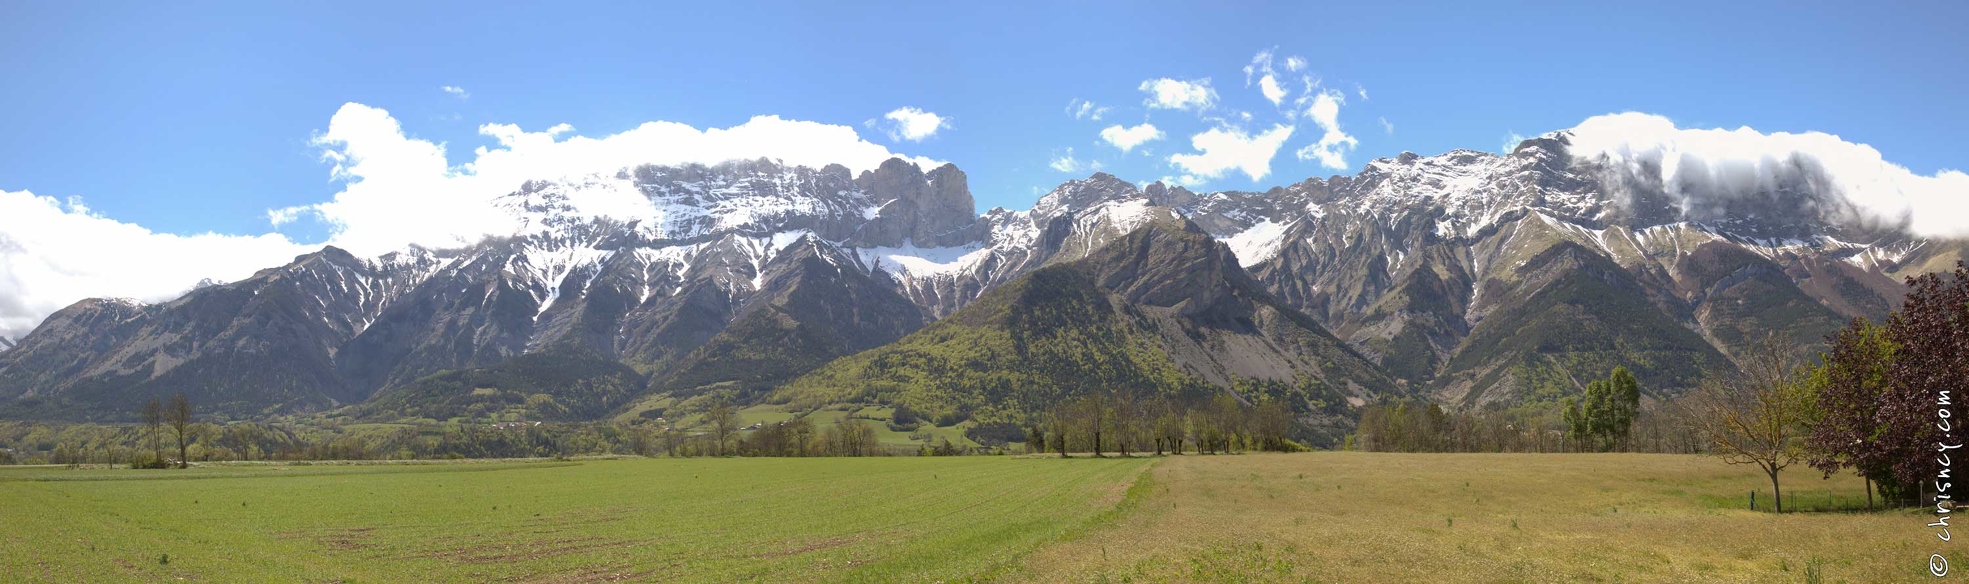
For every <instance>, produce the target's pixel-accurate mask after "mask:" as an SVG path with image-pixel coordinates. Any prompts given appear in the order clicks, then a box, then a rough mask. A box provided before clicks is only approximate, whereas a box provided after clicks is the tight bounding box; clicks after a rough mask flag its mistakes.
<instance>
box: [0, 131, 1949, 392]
mask: <svg viewBox="0 0 1969 584" xmlns="http://www.w3.org/2000/svg"><path fill="white" fill-rule="evenodd" d="M1568 138H1569V137H1568V136H1567V135H1566V134H1564V133H1555V134H1552V135H1548V136H1545V137H1541V138H1537V139H1533V140H1528V141H1525V142H1524V143H1523V144H1521V145H1520V146H1519V147H1518V148H1517V149H1516V150H1515V151H1513V152H1512V153H1510V154H1507V155H1498V154H1491V153H1484V152H1476V151H1468V150H1458V151H1452V152H1449V153H1446V154H1442V155H1438V156H1429V157H1423V156H1417V155H1414V154H1406V153H1405V154H1403V155H1402V156H1400V157H1398V158H1394V159H1381V160H1376V161H1373V162H1371V163H1369V164H1367V165H1366V167H1365V168H1364V169H1363V171H1362V172H1361V173H1359V174H1357V175H1354V176H1335V177H1330V178H1326V179H1318V178H1314V179H1308V180H1305V181H1302V182H1299V183H1295V184H1292V185H1288V186H1284V187H1277V188H1273V189H1271V190H1269V191H1266V192H1236V191H1231V192H1212V193H1194V192H1191V191H1189V190H1186V189H1184V188H1181V187H1172V186H1168V185H1164V184H1161V183H1152V184H1148V185H1136V184H1133V183H1129V182H1127V181H1123V180H1121V179H1118V178H1116V177H1114V176H1111V175H1107V174H1095V175H1094V176H1092V177H1089V178H1086V179H1081V180H1074V181H1068V182H1067V183H1064V184H1062V185H1060V186H1059V187H1058V188H1056V189H1054V190H1053V191H1052V192H1050V193H1048V194H1046V195H1045V196H1043V197H1042V198H1040V200H1039V201H1038V202H1037V203H1036V204H1035V205H1034V206H1033V207H1032V208H1031V209H1027V210H1021V211H1013V210H1006V209H1003V208H995V209H991V210H988V211H985V212H984V213H982V214H976V213H975V210H974V205H975V203H974V201H973V199H972V197H971V193H970V191H969V187H968V184H967V182H966V177H965V175H964V173H963V172H962V171H960V170H958V169H957V167H955V166H952V165H944V166H942V167H939V168H936V169H932V170H930V171H928V172H924V171H923V170H922V169H920V168H918V167H917V166H916V165H914V164H911V163H907V162H905V161H902V160H900V159H896V160H890V161H888V162H887V163H885V164H883V165H881V166H880V167H879V168H877V169H875V170H872V171H866V172H863V173H861V174H860V175H859V176H851V175H850V173H849V171H848V170H847V169H846V168H844V167H841V166H833V165H831V166H828V167H825V168H820V169H814V168H807V167H788V166H784V165H781V164H779V163H776V162H773V161H770V160H758V161H733V162H727V163H724V164H719V165H715V166H703V165H688V166H679V167H658V166H642V167H636V168H630V169H624V170H622V171H620V172H617V173H614V174H612V175H605V176H601V175H598V176H590V177H582V178H577V179H567V180H556V181H533V182H528V183H526V184H525V185H524V186H522V187H521V188H520V189H518V190H517V191H515V192H513V193H511V194H510V195H507V196H505V197H503V198H501V199H500V201H499V203H498V204H499V206H500V207H501V208H503V209H505V210H506V211H508V212H511V213H514V214H516V215H517V216H519V217H520V218H521V219H522V224H523V225H524V228H523V229H522V230H521V231H519V232H517V233H514V234H512V235H511V236H508V237H502V238H496V239H489V240H487V241H484V242H482V243H479V244H477V245H473V246H469V247H466V248H462V249H449V250H427V249H421V248H411V249H406V250H402V251H399V252H395V253H392V254H387V255H384V256H382V257H376V258H357V257H354V256H352V255H350V254H348V253H346V252H343V251H341V250H339V249H335V248H326V249H324V250H322V251H320V252H317V253H313V254H309V255H305V256H301V257H299V258H296V260H295V261H294V262H293V263H291V264H289V265H286V266H282V267H278V268H271V269H268V270H264V271H262V272H260V273H258V274H255V275H254V276H253V277H251V278H248V279H246V280H242V281H239V282H232V283H227V284H218V285H213V286H208V287H201V288H199V289H196V290H193V291H192V292H190V293H188V294H186V295H185V296H184V297H182V298H180V299H177V300H174V301H171V302H167V303H162V304H156V305H142V304H137V303H133V302H128V301H116V300H88V301H84V302H80V303H77V304H75V305H73V306H70V307H68V308H67V309H64V310H62V311H60V312H58V313H56V314H55V315H53V316H51V317H49V318H48V319H47V321H46V322H44V323H43V324H42V325H41V326H40V327H38V328H37V329H36V330H35V331H34V332H33V333H31V334H29V335H27V336H26V337H24V338H22V339H19V340H18V341H16V342H15V345H16V346H14V347H13V348H11V349H5V350H4V351H0V400H5V401H7V402H10V405H9V407H10V408H11V409H12V412H13V413H14V415H22V416H28V415H33V416H49V417H126V416H127V415H128V414H127V412H125V411H124V410H128V409H129V408H127V407H124V406H125V405H127V404H130V403H135V402H136V401H138V400H140V398H142V397H144V396H150V395H155V394H158V393H163V392H170V391H188V392H194V393H196V394H197V395H194V398H196V399H200V400H201V403H206V404H212V407H213V408H214V409H215V411H221V412H224V413H227V414H230V415H239V416H250V415H260V414H266V413H276V412H283V411H306V410H316V409H322V408H328V407H334V406H337V405H342V404H351V403H359V402H363V401H365V400H370V399H372V398H374V397H376V396H380V395H383V394H387V393H389V392H393V391H407V390H405V389H404V388H408V387H411V386H413V385H415V384H417V383H418V382H419V380H421V379H425V378H426V377H428V376H431V375H433V374H437V373H440V372H443V371H448V370H467V369H473V368H484V367H490V366H494V365H497V364H499V363H502V362H505V361H508V360H511V359H513V358H515V357H518V356H521V355H529V354H563V353H564V354H578V355H582V356H585V357H584V358H596V359H603V360H608V361H614V362H617V363H622V364H626V365H628V366H630V367H633V368H635V369H636V370H637V371H638V372H641V373H647V374H649V376H650V381H649V382H648V385H647V387H646V388H636V390H635V391H632V392H629V393H630V394H634V393H637V392H641V391H645V390H646V391H660V392H672V393H676V394H678V395H688V394H690V393H692V392H699V391H703V390H706V389H707V388H733V387H738V388H749V389H747V391H754V392H755V393H756V390H759V389H763V388H769V387H771V386H773V385H774V384H778V383H782V382H785V381H788V380H790V379H791V378H792V377H795V376H798V375H800V374H801V373H804V372H805V371H806V370H809V369H812V368H814V367H818V366H819V365H820V364H821V363H824V362H825V361H826V360H827V359H832V358H835V357H839V356H844V355H847V354H851V353H853V352H857V351H861V350H865V349H868V348H872V347H875V346H879V345H881V344H884V343H888V342H891V341H894V340H896V339H898V338H900V337H902V336H903V335H905V334H908V333H909V332H911V331H914V330H916V329H918V328H921V327H922V326H923V325H924V324H925V323H928V322H931V321H934V320H936V319H938V318H941V317H943V316H945V315H948V314H951V313H952V312H955V311H956V310H958V309H959V308H962V307H963V306H965V305H967V304H968V303H970V302H971V301H973V300H975V299H977V298H978V297H979V296H980V295H982V294H983V293H985V292H986V291H988V290H991V289H993V288H994V287H997V286H999V285H1002V284H1004V283H1006V282H1009V281H1011V280H1013V279H1015V278H1017V277H1019V276H1020V275H1022V274H1026V273H1029V272H1032V271H1033V270H1036V269H1038V268H1040V267H1042V266H1046V265H1049V264H1052V263H1056V262H1064V261H1073V260H1078V259H1081V258H1084V257H1087V256H1088V254H1090V253H1092V252H1094V251H1095V250H1098V249H1101V248H1102V247H1103V246H1105V245H1106V244H1107V243H1109V242H1112V241H1115V240H1117V239H1119V238H1122V237H1125V236H1127V235H1128V234H1129V233H1131V232H1133V231H1135V230H1136V229H1137V228H1138V227H1140V226H1143V225H1146V224H1149V223H1152V222H1156V221H1159V220H1175V221H1178V222H1180V221H1184V220H1187V221H1189V222H1191V223H1194V224H1195V225H1196V226H1198V227H1200V228H1201V229H1202V230H1204V231H1205V232H1207V233H1208V234H1209V235H1210V236H1212V237H1215V238H1216V239H1218V240H1220V241H1223V242H1224V243H1226V244H1227V245H1228V246H1229V248H1230V249H1231V250H1232V252H1233V253H1234V254H1235V256H1236V258H1237V263H1238V264H1241V267H1242V268H1243V269H1244V270H1247V271H1249V272H1250V274H1251V275H1252V276H1253V277H1254V278H1256V280H1257V281H1258V282H1260V283H1262V285H1263V286H1264V287H1265V289H1266V290H1267V291H1268V293H1269V294H1272V295H1274V296H1276V297H1277V298H1278V299H1279V300H1280V301H1281V302H1282V304H1283V305H1284V306H1288V307H1290V308H1292V309H1296V310H1298V311H1302V312H1304V313H1305V314H1308V315H1311V316H1312V317H1313V318H1314V319H1316V320H1317V321H1318V322H1319V323H1320V324H1322V325H1324V326H1325V328H1327V329H1329V330H1331V331H1332V332H1333V333H1334V334H1335V335H1337V336H1339V337H1340V338H1341V339H1343V340H1345V341H1347V342H1348V343H1349V344H1350V345H1351V346H1352V347H1353V348H1354V349H1355V350H1356V351H1358V352H1359V353H1360V354H1361V355H1363V356H1365V357H1366V358H1368V359H1369V360H1370V361H1372V362H1374V363H1375V364H1376V365H1378V366H1379V367H1381V368H1382V369H1383V370H1385V372H1386V373H1387V374H1388V375H1389V376H1390V377H1392V378H1394V379H1396V380H1399V381H1400V382H1402V383H1405V384H1408V385H1409V387H1410V388H1411V389H1412V390H1425V389H1426V390H1427V391H1430V392H1434V393H1435V394H1437V395H1439V396H1441V397H1442V398H1444V399H1447V400H1450V401H1453V402H1456V403H1460V404H1469V405H1474V404H1480V403H1486V402H1491V401H1502V400H1513V399H1541V398H1542V397H1548V396H1550V395H1557V394H1563V393H1566V392H1568V391H1573V389H1572V388H1573V386H1574V385H1576V380H1575V377H1577V376H1584V375H1588V374H1598V373H1594V372H1595V371H1598V372H1599V373H1604V371H1603V370H1604V369H1605V368H1608V367H1611V366H1612V365H1614V364H1623V365H1628V366H1629V367H1630V368H1632V369H1635V370H1637V371H1639V372H1641V374H1642V377H1643V381H1644V383H1646V384H1648V385H1649V386H1650V387H1651V388H1653V389H1656V390H1660V391H1662V392H1670V391H1673V390H1676V389H1678V388H1684V387H1687V386H1688V385H1689V384H1691V383H1692V382H1693V380H1694V379H1695V377H1696V376H1699V375H1700V374H1701V369H1702V368H1704V367H1712V368H1713V367H1727V366H1729V365H1728V364H1729V357H1728V355H1729V354H1730V353H1731V352H1733V351H1735V350H1736V349H1738V348H1739V347H1741V346H1742V345H1743V344H1744V343H1745V342H1748V340H1749V338H1750V337H1751V336H1754V335H1756V334H1760V331H1765V330H1778V331H1782V332H1784V333H1785V334H1789V335H1792V336H1795V337H1797V338H1799V339H1801V340H1807V341H1810V340H1816V339H1817V338H1818V336H1819V335H1822V334H1823V333H1825V332H1827V331H1829V330H1831V328H1833V327H1836V326H1837V325H1838V324H1840V323H1841V322H1842V321H1843V320H1845V319H1847V318H1851V317H1855V316H1869V317H1878V316H1880V315H1881V314H1883V313H1884V312H1885V311H1886V310H1888V309H1889V308H1891V307H1892V306H1893V305H1894V304H1895V303H1896V302H1897V301H1898V299H1899V297H1900V294H1901V290H1900V285H1899V284H1898V283H1897V281H1898V280H1899V279H1900V278H1901V277H1903V276H1906V275H1909V274H1914V273H1923V272H1926V271H1932V270H1935V269H1940V268H1944V267H1948V266H1950V265H1952V263H1953V261H1955V260H1956V259H1958V258H1960V257H1962V250H1963V245H1962V244H1961V243H1960V242H1956V241H1939V240H1937V241H1928V240H1921V239H1916V238H1912V237H1909V236H1907V235H1904V234H1902V233H1901V232H1900V231H1899V230H1898V229H1895V228H1894V227H1893V226H1891V225H1889V226H1883V225H1879V224H1878V222H1868V221H1861V220H1856V219H1855V215H1854V214H1853V213H1852V212H1851V210H1850V209H1846V208H1842V207H1840V206H1839V205H1837V204H1834V202H1836V201H1837V198H1836V197H1828V196H1827V195H1826V193H1824V192H1822V191H1823V189H1820V188H1819V187H1818V185H1817V183H1814V182H1812V181H1810V180H1806V179H1799V180H1792V181H1778V182H1777V183H1774V184H1773V185H1771V187H1770V188H1768V189H1764V190H1763V191H1759V192H1755V193H1750V196H1737V197H1733V198H1730V199H1728V200H1727V201H1723V202H1722V203H1720V204H1713V205H1701V206H1691V205H1689V204H1688V201H1689V198H1688V197H1687V196H1686V195H1687V193H1685V192H1683V191H1684V190H1685V189H1684V188H1683V187H1682V186H1680V185H1663V184H1660V182H1661V181H1658V180H1656V181H1652V182H1651V181H1649V180H1648V179H1646V178H1644V176H1645V175H1637V174H1635V173H1632V172H1626V170H1630V169H1625V168H1623V167H1621V166H1620V165H1618V164H1613V163H1610V162H1608V161H1607V160H1604V159H1595V158H1594V157H1592V156H1579V155H1574V154H1573V153H1571V152H1570V151H1569V141H1568ZM1807 174H1809V173H1807ZM1637 176H1638V177H1643V178H1637ZM1801 176H1804V175H1801ZM796 337H797V339H798V343H796V344H797V346H798V347H799V349H798V350H797V351H793V353H797V354H790V353H789V354H781V355H779V356H778V357H773V358H771V359H765V358H762V355H766V352H763V350H762V349H760V347H764V346H769V345H772V344H773V343H774V342H775V341H776V340H778V339H780V338H796ZM766 363H778V364H783V365H784V366H772V367H768V366H763V365H762V364H766ZM628 397H634V396H633V395H629V396H628ZM628 397H616V398H610V399H628ZM594 405H595V407H598V408H603V409H606V408H607V407H614V406H619V405H621V404H619V403H601V404H594ZM78 408H79V409H78Z"/></svg>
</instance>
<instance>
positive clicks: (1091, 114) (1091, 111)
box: [1067, 98, 1114, 122]
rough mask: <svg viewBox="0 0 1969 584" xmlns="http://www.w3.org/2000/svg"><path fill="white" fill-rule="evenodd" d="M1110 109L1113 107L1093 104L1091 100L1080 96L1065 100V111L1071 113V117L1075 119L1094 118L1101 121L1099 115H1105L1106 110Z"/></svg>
mask: <svg viewBox="0 0 1969 584" xmlns="http://www.w3.org/2000/svg"><path fill="white" fill-rule="evenodd" d="M1112 109H1114V108H1111V107H1107V106H1103V105H1095V104H1094V102H1092V101H1088V100H1085V99H1080V98H1074V100H1073V101H1069V102H1067V113H1068V114H1071V115H1072V116H1073V119H1076V120H1094V121H1096V122H1098V121H1101V116H1104V115H1107V113H1108V111H1109V110H1112Z"/></svg>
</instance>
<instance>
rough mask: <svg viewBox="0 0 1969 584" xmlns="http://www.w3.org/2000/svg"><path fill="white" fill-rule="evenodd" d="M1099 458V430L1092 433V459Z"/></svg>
mask: <svg viewBox="0 0 1969 584" xmlns="http://www.w3.org/2000/svg"><path fill="white" fill-rule="evenodd" d="M1100 457H1101V432H1100V431H1099V430H1095V431H1094V458H1100Z"/></svg>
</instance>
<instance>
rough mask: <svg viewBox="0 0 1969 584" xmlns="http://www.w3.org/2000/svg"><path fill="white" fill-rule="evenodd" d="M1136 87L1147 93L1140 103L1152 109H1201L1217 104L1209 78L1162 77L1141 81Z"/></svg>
mask: <svg viewBox="0 0 1969 584" xmlns="http://www.w3.org/2000/svg"><path fill="white" fill-rule="evenodd" d="M1137 89H1140V90H1142V91H1143V92H1145V93H1148V94H1149V97H1148V99H1145V100H1143V101H1142V103H1143V105H1147V106H1149V107H1150V108H1153V109H1173V110H1192V111H1202V110H1207V109H1210V108H1211V107H1212V106H1215V105H1217V90H1215V89H1211V88H1210V79H1209V78H1204V79H1197V80H1192V81H1178V80H1175V79H1170V78H1167V77H1162V78H1158V79H1150V80H1148V81H1143V82H1142V85H1141V86H1140V87H1138V88H1137Z"/></svg>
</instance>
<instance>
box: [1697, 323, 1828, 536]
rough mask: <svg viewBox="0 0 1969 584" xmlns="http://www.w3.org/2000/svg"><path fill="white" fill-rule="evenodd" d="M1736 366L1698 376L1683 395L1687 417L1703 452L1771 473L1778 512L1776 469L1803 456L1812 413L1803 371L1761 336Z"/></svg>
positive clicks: (1787, 347)
mask: <svg viewBox="0 0 1969 584" xmlns="http://www.w3.org/2000/svg"><path fill="white" fill-rule="evenodd" d="M1738 365H1739V371H1738V372H1736V373H1735V374H1729V375H1717V376H1713V377H1711V378H1709V379H1706V380H1704V381H1703V384H1702V387H1701V388H1699V389H1697V391H1696V393H1695V395H1693V396H1691V399H1690V400H1688V407H1689V408H1691V410H1692V411H1691V412H1690V414H1691V415H1690V416H1689V418H1690V420H1691V421H1693V422H1694V424H1695V427H1696V429H1697V431H1699V432H1700V433H1701V434H1702V435H1703V436H1704V437H1705V438H1707V439H1708V441H1709V443H1710V446H1711V447H1710V449H1709V454H1712V455H1715V456H1717V457H1720V458H1722V459H1723V462H1726V463H1729V464H1755V465H1757V467H1758V468H1759V469H1762V470H1763V471H1764V474H1765V475H1767V476H1769V477H1770V478H1771V493H1772V495H1773V499H1774V500H1775V501H1776V508H1777V510H1778V512H1779V513H1783V512H1784V494H1783V492H1782V491H1781V490H1780V489H1779V487H1778V473H1779V472H1780V471H1783V470H1784V469H1785V467H1787V466H1791V465H1792V464H1794V463H1797V462H1799V461H1801V460H1804V459H1805V457H1806V454H1807V453H1806V450H1805V442H1804V440H1803V437H1804V435H1805V430H1804V424H1805V423H1806V422H1807V421H1808V420H1810V419H1811V418H1812V416H1811V409H1812V407H1813V405H1812V395H1811V392H1810V389H1809V386H1808V385H1807V383H1806V378H1807V375H1808V370H1807V368H1806V367H1805V363H1804V361H1803V360H1802V359H1800V358H1799V353H1798V350H1797V348H1796V347H1795V346H1793V345H1791V344H1790V343H1789V342H1786V341H1784V340H1782V339H1780V338H1778V337H1776V336H1774V335H1773V336H1767V337H1765V338H1764V339H1763V340H1761V341H1758V342H1757V343H1756V344H1754V345H1753V346H1752V347H1750V348H1749V349H1747V350H1745V351H1744V354H1743V355H1741V356H1739V359H1738Z"/></svg>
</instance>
